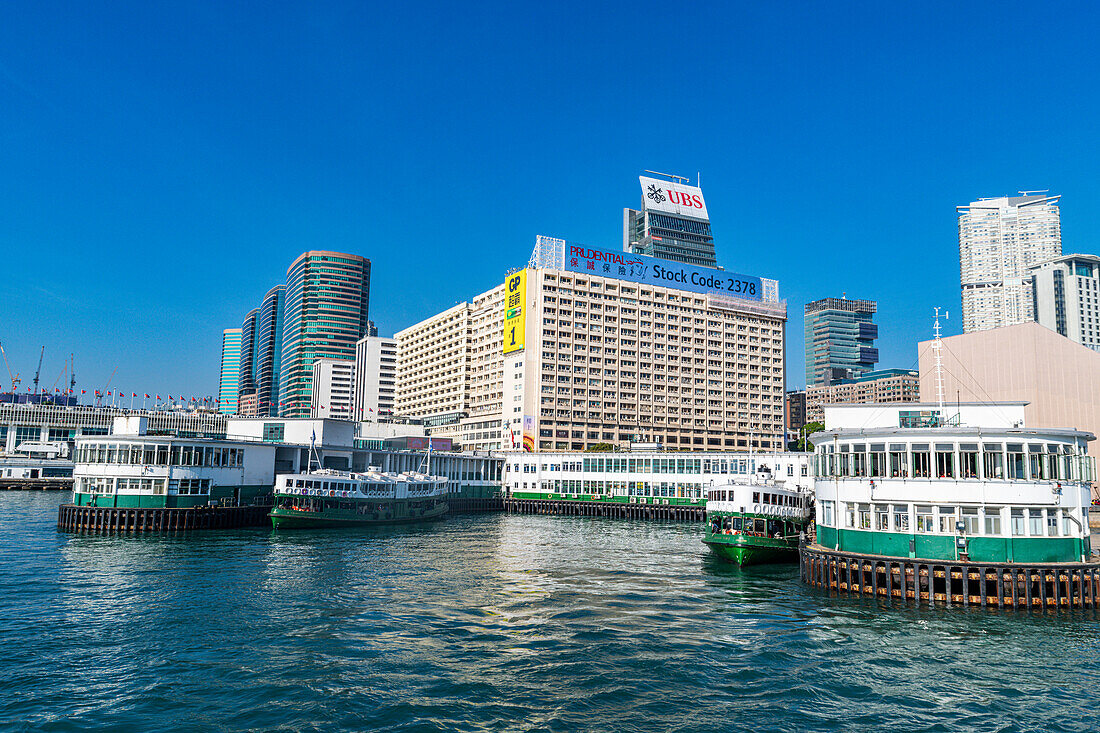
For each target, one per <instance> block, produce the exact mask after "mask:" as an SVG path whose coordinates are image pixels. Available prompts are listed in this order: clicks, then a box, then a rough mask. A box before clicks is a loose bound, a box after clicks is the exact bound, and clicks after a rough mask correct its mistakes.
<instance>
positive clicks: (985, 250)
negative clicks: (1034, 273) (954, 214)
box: [956, 191, 1062, 333]
mask: <svg viewBox="0 0 1100 733" xmlns="http://www.w3.org/2000/svg"><path fill="white" fill-rule="evenodd" d="M1020 193H1021V195H1019V196H1001V197H1000V198H988V199H978V200H977V201H972V202H971V203H970V204H968V205H966V206H959V207H956V210H957V211H958V212H959V270H960V280H961V283H962V314H963V332H964V333H971V332H973V331H984V330H986V329H989V328H999V327H1001V326H1011V325H1013V324H1016V323H1025V322H1028V321H1032V320H1034V319H1035V314H1034V303H1033V300H1032V292H1031V273H1030V271H1029V269H1030V268H1031V267H1032V266H1034V265H1037V264H1039V263H1040V262H1045V261H1047V260H1050V259H1053V258H1055V257H1058V256H1059V255H1061V254H1062V228H1061V220H1060V218H1059V213H1058V200H1059V198H1060V195H1059V196H1049V195H1047V194H1046V193H1040V194H1035V193H1032V192H1027V191H1021V192H1020Z"/></svg>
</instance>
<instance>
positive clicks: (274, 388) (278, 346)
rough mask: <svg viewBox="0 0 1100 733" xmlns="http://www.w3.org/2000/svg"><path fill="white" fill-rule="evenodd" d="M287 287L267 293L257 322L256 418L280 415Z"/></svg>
mask: <svg viewBox="0 0 1100 733" xmlns="http://www.w3.org/2000/svg"><path fill="white" fill-rule="evenodd" d="M285 301H286V286H285V285H276V286H275V287H273V288H271V290H268V291H267V295H265V296H264V299H263V304H262V305H260V312H259V316H258V318H257V320H256V359H255V362H256V380H255V382H256V414H258V415H266V416H274V415H278V414H279V373H280V366H281V360H282V344H283V305H284V302H285Z"/></svg>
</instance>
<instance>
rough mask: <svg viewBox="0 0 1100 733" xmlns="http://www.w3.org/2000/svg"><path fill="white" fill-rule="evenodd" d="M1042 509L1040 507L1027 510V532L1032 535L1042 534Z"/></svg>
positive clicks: (1038, 535)
mask: <svg viewBox="0 0 1100 733" xmlns="http://www.w3.org/2000/svg"><path fill="white" fill-rule="evenodd" d="M1043 525H1044V522H1043V510H1042V509H1028V510H1027V533H1028V534H1029V535H1031V536H1032V537H1042V536H1043Z"/></svg>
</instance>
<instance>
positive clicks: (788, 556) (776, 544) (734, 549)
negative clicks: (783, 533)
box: [703, 537, 798, 567]
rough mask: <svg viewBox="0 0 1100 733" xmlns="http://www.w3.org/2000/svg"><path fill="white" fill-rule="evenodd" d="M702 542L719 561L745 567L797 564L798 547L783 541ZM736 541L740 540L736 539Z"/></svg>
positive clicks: (749, 539) (708, 540) (747, 538)
mask: <svg viewBox="0 0 1100 733" xmlns="http://www.w3.org/2000/svg"><path fill="white" fill-rule="evenodd" d="M732 539H733V538H731V540H726V539H722V540H712V539H705V540H703V542H704V544H706V545H707V546H708V547H710V551H711V552H712V553H713V554H714V555H715V557H717V558H718V559H720V560H723V561H725V562H730V563H734V564H736V565H740V566H742V567H744V566H745V565H764V564H768V563H781V562H790V563H793V562H798V547H796V546H795V547H792V546H791V545H790V544H789V543H788V542H786V541H784V540H775V539H769V538H765V537H746V538H744V539H743V540H741V541H732ZM737 539H739V540H740V539H741V538H740V537H738V538H737Z"/></svg>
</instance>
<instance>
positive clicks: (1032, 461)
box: [1027, 444, 1046, 481]
mask: <svg viewBox="0 0 1100 733" xmlns="http://www.w3.org/2000/svg"><path fill="white" fill-rule="evenodd" d="M1027 459H1028V461H1027V462H1028V471H1029V473H1028V476H1030V477H1031V479H1032V480H1033V481H1034V480H1036V479H1040V478H1046V476H1044V475H1043V471H1042V468H1040V466H1041V464H1042V462H1043V446H1041V445H1034V444H1028V446H1027Z"/></svg>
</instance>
